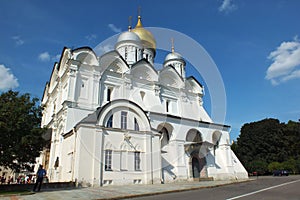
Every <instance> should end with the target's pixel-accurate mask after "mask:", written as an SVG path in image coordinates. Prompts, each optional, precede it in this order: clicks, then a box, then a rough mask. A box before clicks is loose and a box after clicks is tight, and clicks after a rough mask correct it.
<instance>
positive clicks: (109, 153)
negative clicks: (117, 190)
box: [104, 150, 112, 171]
mask: <svg viewBox="0 0 300 200" xmlns="http://www.w3.org/2000/svg"><path fill="white" fill-rule="evenodd" d="M111 160H112V150H105V161H104V163H105V171H111Z"/></svg>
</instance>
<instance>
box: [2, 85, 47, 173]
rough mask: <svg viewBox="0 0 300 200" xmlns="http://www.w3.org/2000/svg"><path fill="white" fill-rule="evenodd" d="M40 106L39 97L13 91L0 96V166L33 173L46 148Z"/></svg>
mask: <svg viewBox="0 0 300 200" xmlns="http://www.w3.org/2000/svg"><path fill="white" fill-rule="evenodd" d="M37 103H38V99H37V98H31V97H30V95H29V94H22V95H20V94H19V92H15V91H11V90H10V91H8V92H5V93H2V94H1V95H0V166H4V167H8V168H10V169H12V170H14V171H20V170H23V169H27V170H31V164H32V163H35V158H36V157H37V156H39V152H40V151H41V150H42V149H43V146H44V145H45V140H44V139H43V134H44V133H45V132H46V129H44V128H40V123H41V117H42V112H41V111H42V108H41V107H40V106H37Z"/></svg>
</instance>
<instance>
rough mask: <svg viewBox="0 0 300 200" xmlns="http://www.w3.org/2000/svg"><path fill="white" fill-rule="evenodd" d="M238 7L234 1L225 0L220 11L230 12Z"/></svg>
mask: <svg viewBox="0 0 300 200" xmlns="http://www.w3.org/2000/svg"><path fill="white" fill-rule="evenodd" d="M236 9H237V5H235V4H234V3H232V0H223V2H222V5H221V6H220V7H219V11H220V12H225V13H229V12H232V11H234V10H236Z"/></svg>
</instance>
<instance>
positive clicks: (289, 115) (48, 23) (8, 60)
mask: <svg viewBox="0 0 300 200" xmlns="http://www.w3.org/2000/svg"><path fill="white" fill-rule="evenodd" d="M139 6H141V14H142V18H143V24H144V26H149V27H162V28H169V29H173V30H176V31H179V32H181V33H184V34H186V35H188V36H189V37H191V38H193V39H194V40H196V41H197V42H198V43H199V44H201V45H202V46H203V47H204V48H205V50H206V51H207V52H208V54H209V55H210V56H211V58H212V59H213V60H214V62H215V63H216V65H217V67H218V70H219V71H220V74H221V76H222V79H223V82H224V85H225V90H226V96H227V99H226V103H227V104H226V105H227V106H226V107H227V112H226V120H225V123H226V124H228V125H231V126H232V131H231V138H232V139H235V138H236V137H237V136H238V134H239V131H240V128H241V125H243V124H244V123H247V122H252V121H257V120H261V119H264V118H271V117H272V118H277V119H279V120H280V121H283V122H287V121H288V120H294V121H298V119H300V87H299V86H300V22H299V19H300V12H299V10H300V1H298V0H287V1H284V0H253V1H248V0H202V1H192V0H186V1H179V0H173V1H171V0H170V1H158V0H151V1H125V0H119V1H96V0H86V1H79V0H73V1H58V0H52V1H40V0H29V1H25V0H2V1H0V13H1V15H2V16H1V18H0V26H1V31H0V91H6V90H7V89H10V88H12V89H14V90H17V91H20V92H22V93H26V92H28V93H30V94H31V95H32V96H34V97H38V98H41V97H42V93H43V90H44V86H45V83H46V81H48V80H49V77H50V74H51V70H52V67H53V65H54V62H55V61H58V60H59V56H60V54H61V52H62V50H63V47H64V46H67V47H70V48H78V47H81V46H90V47H92V48H93V47H95V46H96V45H97V44H99V43H100V42H102V41H103V40H105V39H107V38H109V37H110V36H113V35H115V34H117V33H119V32H120V31H125V30H127V26H128V16H133V19H132V24H133V25H135V23H136V17H137V8H138V7H139ZM170 37H172V36H170ZM175 48H176V41H175ZM179 53H181V52H179ZM189 67H190V66H187V73H188V75H189V73H192V70H190V69H189ZM199 79H200V81H201V78H200V77H199ZM204 85H205V83H204ZM206 94H207V95H206V96H205V98H204V105H205V107H206V109H207V110H208V112H210V109H211V106H217V105H210V99H209V91H206Z"/></svg>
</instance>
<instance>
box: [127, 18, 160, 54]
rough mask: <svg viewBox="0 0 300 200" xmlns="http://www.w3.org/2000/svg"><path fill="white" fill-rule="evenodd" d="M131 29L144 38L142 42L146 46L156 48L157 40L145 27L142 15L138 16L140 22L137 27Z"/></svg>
mask: <svg viewBox="0 0 300 200" xmlns="http://www.w3.org/2000/svg"><path fill="white" fill-rule="evenodd" d="M131 31H132V32H134V33H135V34H137V35H138V36H139V38H140V39H141V40H142V44H143V46H144V48H152V49H155V48H156V41H155V39H154V37H153V35H152V33H151V32H150V31H148V30H146V29H145V28H144V27H143V25H142V20H141V16H138V22H137V24H136V26H135V28H134V29H132V30H131Z"/></svg>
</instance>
